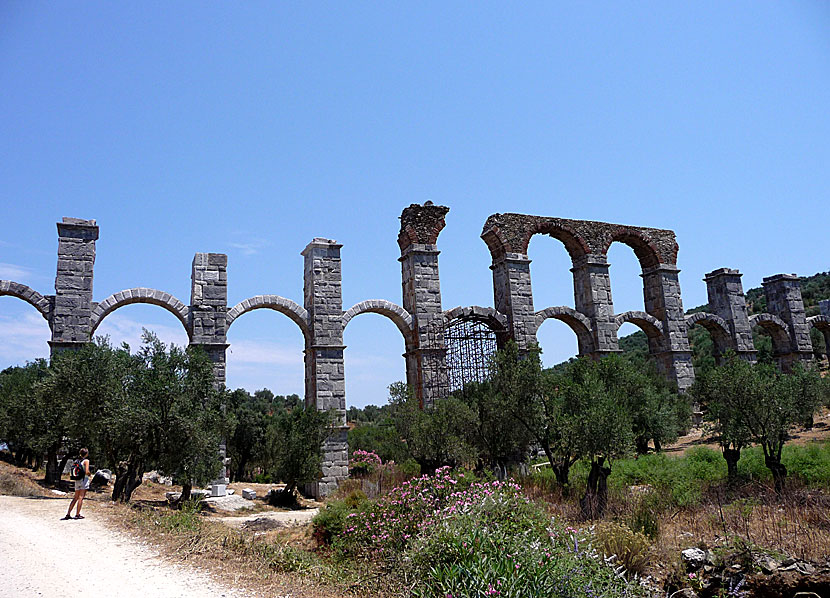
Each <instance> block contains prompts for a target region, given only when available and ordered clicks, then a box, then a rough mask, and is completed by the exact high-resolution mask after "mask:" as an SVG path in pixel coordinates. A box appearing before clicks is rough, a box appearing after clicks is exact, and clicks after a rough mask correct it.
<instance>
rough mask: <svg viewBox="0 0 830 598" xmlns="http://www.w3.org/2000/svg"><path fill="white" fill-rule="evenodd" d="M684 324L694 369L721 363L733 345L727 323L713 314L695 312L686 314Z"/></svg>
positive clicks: (703, 368)
mask: <svg viewBox="0 0 830 598" xmlns="http://www.w3.org/2000/svg"><path fill="white" fill-rule="evenodd" d="M686 326H687V333H688V336H689V345H690V346H691V348H692V363H693V364H694V367H695V371H704V370H707V369H709V368H712V367H714V366H716V365H721V364H722V363H723V356H724V354H725V353H726V352H727V351H728V350H729V349H731V348H732V347H733V344H732V339H731V336H730V332H729V325H728V324H727V323H726V322H725V321H724V320H723V319H722V318H720V317H718V316H716V315H715V314H710V313H706V312H696V313H693V314H690V315H688V316H686Z"/></svg>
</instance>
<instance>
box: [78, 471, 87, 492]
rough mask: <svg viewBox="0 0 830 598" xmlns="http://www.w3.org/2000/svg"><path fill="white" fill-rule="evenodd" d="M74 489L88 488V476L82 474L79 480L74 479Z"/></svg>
mask: <svg viewBox="0 0 830 598" xmlns="http://www.w3.org/2000/svg"><path fill="white" fill-rule="evenodd" d="M75 490H89V476H88V475H87V476H84V477H83V478H82V479H80V480H75Z"/></svg>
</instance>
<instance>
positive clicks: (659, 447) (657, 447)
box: [652, 438, 663, 453]
mask: <svg viewBox="0 0 830 598" xmlns="http://www.w3.org/2000/svg"><path fill="white" fill-rule="evenodd" d="M652 440H653V441H654V452H655V453H659V452H661V451H662V450H663V445H662V444H660V441H659V440H658V439H657V438H652Z"/></svg>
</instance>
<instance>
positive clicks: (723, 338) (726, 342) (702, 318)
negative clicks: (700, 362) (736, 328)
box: [686, 311, 734, 358]
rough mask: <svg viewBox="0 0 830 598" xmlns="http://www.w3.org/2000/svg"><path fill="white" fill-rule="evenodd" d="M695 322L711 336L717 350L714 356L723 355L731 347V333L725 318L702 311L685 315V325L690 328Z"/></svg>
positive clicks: (732, 344)
mask: <svg viewBox="0 0 830 598" xmlns="http://www.w3.org/2000/svg"><path fill="white" fill-rule="evenodd" d="M695 324H700V325H701V326H703V327H704V328H705V329H706V330H707V331H708V332H709V335H710V336H711V337H712V342H714V343H715V349H716V351H717V353H716V355H715V357H716V358H717V357H719V356H720V355H723V354H724V353H725V352H726V351H727V350H728V349H730V348H733V346H734V343H733V342H732V335H731V334H730V332H729V325H728V324H727V323H726V320H724V319H723V318H721V317H720V316H717V315H715V314H710V313H707V312H704V311H699V312H697V313H693V314H690V315H688V316H686V327H687V328H691V327H692V326H694V325H695Z"/></svg>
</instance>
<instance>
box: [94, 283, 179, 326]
mask: <svg viewBox="0 0 830 598" xmlns="http://www.w3.org/2000/svg"><path fill="white" fill-rule="evenodd" d="M133 303H149V304H151V305H158V306H159V307H161V308H164V309H166V310H167V311H169V312H170V313H171V314H173V315H174V316H176V318H178V320H179V322H181V323H182V326H184V329H185V331H186V332H187V336H188V337H190V326H189V325H188V321H187V320H188V315H189V313H190V308H189V307H187V306H186V305H185V304H184V303H182V302H181V301H179V300H178V299H176V298H175V297H174V296H173V295H171V294H170V293H165V292H164V291H158V290H156V289H148V288H145V287H137V288H134V289H126V290H123V291H120V292H118V293H115V294H113V295H110V296H109V297H107V298H106V299H104V300H103V301H101V302H100V303H99V304H98V305H95V306H94V307H93V309H92V313H91V314H90V320H89V336H90V338H92V335H93V334H95V330H96V329H97V328H98V326H99V324H101V321H102V320H103V319H104V318H106V317H107V316H108V315H109V314H111V313H112V312H113V311H115V310H116V309H118V308H119V307H123V306H125V305H131V304H133Z"/></svg>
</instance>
